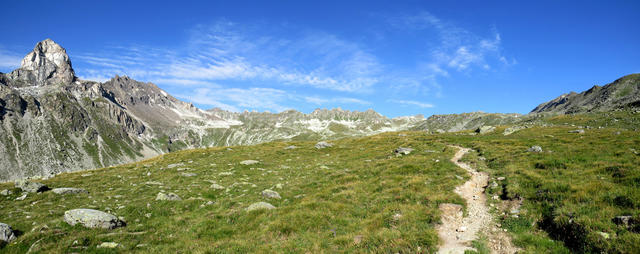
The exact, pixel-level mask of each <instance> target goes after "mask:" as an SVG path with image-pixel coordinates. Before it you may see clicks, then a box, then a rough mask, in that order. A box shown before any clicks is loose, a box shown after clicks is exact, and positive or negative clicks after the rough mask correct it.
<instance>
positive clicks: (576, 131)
mask: <svg viewBox="0 0 640 254" xmlns="http://www.w3.org/2000/svg"><path fill="white" fill-rule="evenodd" d="M569 133H578V134H582V133H584V130H582V129H580V130H572V131H569Z"/></svg>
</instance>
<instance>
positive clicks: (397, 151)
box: [393, 147, 413, 155]
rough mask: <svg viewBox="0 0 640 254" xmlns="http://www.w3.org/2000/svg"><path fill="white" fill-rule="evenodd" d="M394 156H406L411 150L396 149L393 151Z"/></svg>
mask: <svg viewBox="0 0 640 254" xmlns="http://www.w3.org/2000/svg"><path fill="white" fill-rule="evenodd" d="M393 152H394V153H396V155H408V154H410V153H411V152H413V148H408V147H398V148H397V149H396V150H393Z"/></svg>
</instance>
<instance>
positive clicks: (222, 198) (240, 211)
mask: <svg viewBox="0 0 640 254" xmlns="http://www.w3.org/2000/svg"><path fill="white" fill-rule="evenodd" d="M333 143H334V147H332V148H327V149H322V150H317V149H315V148H313V145H314V144H315V143H312V142H289V143H282V142H272V143H267V144H262V145H257V146H240V147H232V148H231V149H230V150H227V148H210V149H196V150H188V151H180V152H176V153H170V154H166V155H164V156H160V157H157V158H154V159H151V160H147V161H142V162H138V163H133V164H128V165H123V166H118V167H110V168H105V169H99V170H95V171H88V172H78V173H70V174H64V175H60V176H58V177H55V178H52V179H49V180H46V181H43V182H44V183H46V184H47V185H48V186H50V187H52V188H55V187H79V188H85V189H87V190H89V192H90V194H89V195H78V196H58V195H55V194H54V193H51V192H45V193H42V194H37V195H35V194H34V195H29V197H28V198H27V199H26V200H24V201H15V200H14V199H15V198H16V197H17V196H18V195H20V193H19V191H18V190H17V189H13V186H11V185H9V184H2V185H0V189H4V188H9V189H13V190H14V194H13V195H11V196H10V197H7V198H6V199H4V198H2V200H1V201H0V218H2V220H3V222H5V223H8V224H10V225H12V226H13V228H15V229H17V230H19V231H21V232H23V233H22V235H20V236H19V238H18V240H17V241H15V242H14V243H12V244H9V245H7V246H5V247H4V248H3V249H2V251H3V252H7V253H22V252H25V251H26V250H27V249H29V248H30V247H31V245H32V244H34V243H35V242H37V245H36V246H35V247H34V249H36V250H38V251H43V252H78V251H87V252H101V251H103V250H100V249H97V248H96V246H97V245H98V244H100V243H102V242H108V241H114V242H118V243H120V244H122V245H123V246H124V247H123V249H122V250H123V251H132V252H162V253H165V252H183V251H185V250H189V252H197V253H198V252H199V253H203V252H216V253H218V252H221V253H227V252H305V251H312V252H372V251H373V252H375V251H378V250H388V251H394V252H405V253H406V252H416V250H417V249H418V248H420V249H421V250H423V251H428V252H433V251H435V250H436V249H437V244H438V237H437V234H436V232H435V225H436V223H438V221H439V218H440V215H439V211H438V209H437V207H438V204H440V203H442V202H453V203H458V204H463V200H462V199H461V198H459V197H457V196H454V195H451V193H452V190H453V188H454V187H455V186H456V185H459V184H461V183H462V182H464V180H460V179H457V178H456V177H455V175H456V174H457V175H464V171H463V170H462V169H459V168H457V167H456V166H455V165H453V164H452V163H450V162H449V161H448V158H450V157H451V156H452V155H453V153H454V150H453V149H451V148H448V147H447V146H446V144H445V143H443V142H441V141H438V140H437V138H436V137H434V136H426V135H425V134H422V133H407V136H403V137H400V136H398V133H387V134H381V135H377V136H372V137H367V138H357V139H356V138H350V139H342V140H338V141H334V142H333ZM292 144H293V145H296V146H298V147H300V148H299V149H294V150H284V147H286V146H289V145H292ZM399 146H403V147H412V148H414V149H415V151H414V152H413V153H412V154H410V155H407V156H402V157H396V156H395V155H393V149H395V148H397V147H399ZM425 150H435V151H438V152H436V153H433V152H425ZM247 159H254V160H259V161H261V163H260V164H258V165H251V166H244V165H240V164H239V162H240V161H242V160H247ZM436 160H438V162H436ZM174 163H184V166H181V167H182V168H189V170H186V172H192V173H196V174H198V176H195V177H184V176H181V173H182V172H185V171H178V170H177V168H181V167H177V168H172V169H168V168H167V165H169V164H174ZM148 172H149V173H150V175H149V176H147V173H148ZM222 172H233V175H231V176H222V175H220V173H222ZM85 173H91V174H93V175H91V176H85V177H83V176H81V175H82V174H85ZM148 181H156V182H161V183H163V185H162V186H157V185H147V184H144V183H145V182H148ZM208 181H215V182H217V183H219V184H221V185H223V186H225V187H228V191H226V190H217V191H216V190H213V189H210V188H209V186H210V185H211V183H210V182H208ZM277 184H282V185H283V188H282V189H276V188H275V186H276V185H277ZM264 189H274V190H276V191H278V192H279V193H280V195H281V196H282V197H283V198H282V199H281V200H265V199H264V198H262V197H261V195H260V192H261V191H262V190H264ZM161 190H164V191H167V192H174V193H176V194H178V195H180V196H181V197H182V198H183V201H178V202H168V201H164V202H160V201H155V200H154V199H155V196H156V194H157V193H158V192H159V191H161ZM207 201H213V202H214V204H213V205H208V206H204V207H202V206H201V205H203V204H204V203H206V202H207ZM258 201H267V202H270V203H271V204H273V205H274V206H276V207H277V209H275V210H270V211H256V212H246V211H245V209H246V207H247V206H249V205H250V204H251V203H254V202H258ZM74 208H93V209H98V210H102V211H107V212H110V213H112V214H115V215H117V216H122V217H124V218H125V220H126V222H127V226H126V227H123V228H118V229H114V230H96V229H85V228H83V227H80V226H76V227H71V226H69V225H67V224H66V223H64V222H63V221H62V218H63V214H64V211H66V210H70V209H74ZM146 214H151V216H150V218H147V217H146V216H145V215H146ZM395 214H401V215H402V216H401V217H400V219H394V215H395ZM27 216H28V217H27ZM43 225H47V228H48V229H46V230H44V231H42V232H40V230H39V228H41V227H42V226H43ZM135 232H142V233H136V234H132V233H135ZM358 235H361V236H362V241H361V242H360V243H358V244H355V243H354V237H355V236H358ZM74 242H75V244H74ZM139 244H146V246H143V247H136V246H137V245H139Z"/></svg>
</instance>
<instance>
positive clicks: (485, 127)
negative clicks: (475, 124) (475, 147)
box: [476, 125, 496, 134]
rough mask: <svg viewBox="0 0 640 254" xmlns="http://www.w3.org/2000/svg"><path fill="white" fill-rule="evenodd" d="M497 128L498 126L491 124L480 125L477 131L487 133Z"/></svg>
mask: <svg viewBox="0 0 640 254" xmlns="http://www.w3.org/2000/svg"><path fill="white" fill-rule="evenodd" d="M495 130H496V127H493V126H489V125H487V126H480V127H479V128H478V129H476V133H478V134H486V133H489V132H493V131H495Z"/></svg>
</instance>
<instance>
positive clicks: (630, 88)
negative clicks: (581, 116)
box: [531, 74, 640, 114]
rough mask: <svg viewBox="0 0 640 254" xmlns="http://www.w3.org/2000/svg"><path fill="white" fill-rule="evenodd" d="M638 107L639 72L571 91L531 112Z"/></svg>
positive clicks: (565, 112) (639, 100)
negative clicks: (579, 91) (589, 87)
mask: <svg viewBox="0 0 640 254" xmlns="http://www.w3.org/2000/svg"><path fill="white" fill-rule="evenodd" d="M623 108H640V74H631V75H627V76H624V77H622V78H620V79H618V80H616V81H614V82H613V83H611V84H608V85H606V86H604V87H601V86H593V87H592V88H591V89H589V90H587V91H584V92H582V93H575V92H571V93H569V94H563V95H561V96H560V97H558V98H556V99H553V100H551V101H549V102H545V103H542V104H540V105H539V106H538V107H536V108H534V109H533V110H532V111H531V113H560V114H575V113H585V112H592V111H609V110H615V109H623Z"/></svg>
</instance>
